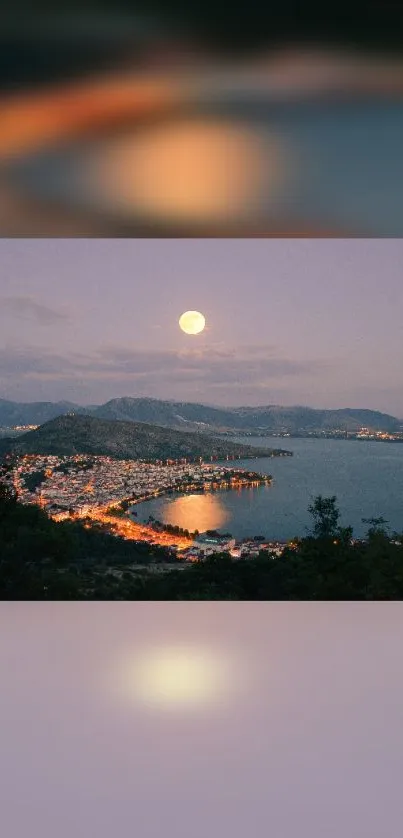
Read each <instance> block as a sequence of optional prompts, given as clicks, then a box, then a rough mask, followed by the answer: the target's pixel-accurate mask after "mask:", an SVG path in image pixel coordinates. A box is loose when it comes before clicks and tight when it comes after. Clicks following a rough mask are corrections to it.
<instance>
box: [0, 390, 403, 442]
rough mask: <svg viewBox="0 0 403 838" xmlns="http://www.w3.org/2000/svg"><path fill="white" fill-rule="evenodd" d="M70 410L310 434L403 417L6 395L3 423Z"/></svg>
mask: <svg viewBox="0 0 403 838" xmlns="http://www.w3.org/2000/svg"><path fill="white" fill-rule="evenodd" d="M65 414H75V415H86V416H93V417H95V418H98V419H109V420H119V421H121V422H122V421H123V422H137V423H147V424H151V425H159V426H161V427H165V428H173V429H175V430H182V431H195V432H196V431H198V432H200V431H201V432H204V433H208V432H213V433H214V432H228V431H231V432H234V431H235V432H236V431H239V432H240V433H242V432H259V431H262V432H269V433H270V432H272V433H280V432H284V433H291V434H295V433H304V432H315V431H327V430H342V431H350V432H354V431H358V430H359V429H360V428H361V427H366V428H369V430H371V431H388V432H390V433H393V432H396V431H399V430H401V429H402V427H403V421H402V420H400V419H397V418H396V417H395V416H391V415H390V414H388V413H381V412H379V411H377V410H366V409H360V408H341V409H339V410H320V409H316V408H310V407H303V406H294V407H282V406H279V405H267V406H262V407H232V408H221V407H210V406H208V405H203V404H195V403H192V402H175V401H162V400H159V399H151V398H130V397H123V398H117V399H111V400H110V401H108V402H106V403H105V404H102V405H89V406H84V407H83V406H82V405H77V404H73V403H72V402H68V401H60V402H32V403H19V402H13V401H6V400H4V399H0V427H3V428H4V427H8V428H11V427H13V426H15V425H42V424H43V423H44V422H47V421H49V420H51V419H54V418H56V417H57V416H61V415H65Z"/></svg>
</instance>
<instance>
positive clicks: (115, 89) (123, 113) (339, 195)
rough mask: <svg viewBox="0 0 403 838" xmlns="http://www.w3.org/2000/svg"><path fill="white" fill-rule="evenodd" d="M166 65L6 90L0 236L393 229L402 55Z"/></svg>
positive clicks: (301, 54) (304, 50) (331, 53)
mask: <svg viewBox="0 0 403 838" xmlns="http://www.w3.org/2000/svg"><path fill="white" fill-rule="evenodd" d="M157 53H158V49H157ZM161 59H163V54H162V56H161ZM179 65H180V62H178V65H177V66H176V69H172V65H170V70H169V73H168V72H165V74H164V72H163V68H162V66H160V67H159V69H158V70H157V69H155V65H154V68H153V69H150V67H148V68H147V67H145V66H143V69H142V70H141V71H140V70H139V69H137V70H129V71H127V72H125V73H123V72H122V70H120V71H118V70H117V69H116V71H115V72H114V73H110V74H109V75H108V74H104V75H103V76H102V77H101V76H95V75H94V76H93V78H92V79H87V80H85V81H83V80H81V81H76V82H74V83H69V84H66V83H65V84H63V85H60V86H59V87H57V86H53V87H52V88H51V89H50V88H48V90H46V89H44V90H42V92H38V91H34V92H30V93H28V92H25V93H21V91H19V92H18V91H17V93H11V92H9V93H8V94H7V95H5V94H4V95H3V98H2V101H0V165H1V173H0V235H3V236H4V235H25V236H30V235H50V236H52V235H89V236H108V235H145V236H149V235H154V236H158V235H179V236H181V235H183V236H195V235H196V236H222V235H226V236H242V235H247V236H276V237H277V236H289V237H292V236H348V235H399V234H403V208H402V201H401V196H400V191H399V189H398V183H399V182H400V163H399V151H398V147H397V145H398V141H397V140H396V139H394V138H397V137H398V135H399V130H401V119H402V117H401V114H400V102H401V103H402V106H403V101H402V100H403V62H402V61H401V59H392V58H391V57H389V56H383V57H382V56H378V57H376V56H370V55H366V56H365V55H363V54H358V53H357V54H354V53H352V52H347V51H345V52H344V51H343V50H339V51H336V50H331V49H327V48H324V47H320V45H319V44H318V45H317V46H312V47H307V46H306V47H302V46H300V47H291V46H290V47H288V48H286V47H285V46H284V47H283V48H282V49H276V50H271V51H269V50H267V52H266V53H265V51H264V50H263V51H261V52H260V54H259V55H255V56H254V58H252V59H248V60H244V61H237V62H236V61H232V62H231V61H225V60H223V59H222V57H221V58H220V57H218V58H216V59H215V61H213V60H212V59H211V57H208V56H204V57H203V56H200V55H198V56H197V57H196V56H195V60H194V62H193V63H192V56H191V53H190V54H189V57H188V59H187V60H186V61H185V62H184V63H183V64H182V65H181V67H180V66H179ZM389 105H393V107H389ZM372 106H373V109H372V111H371V108H372ZM287 109H288V110H287ZM361 114H362V116H361ZM385 117H387V119H388V122H387V126H386V127H385V130H384V131H383V133H380V131H381V129H380V127H379V126H380V125H381V123H382V120H384V123H383V124H385ZM168 120H169V122H168ZM276 120H277V122H276ZM69 166H70V167H71V168H70V169H69V168H68V167H69ZM338 173H339V174H338ZM71 175H72V176H71ZM301 183H302V186H301ZM52 190H53V191H52ZM360 195H361V198H360Z"/></svg>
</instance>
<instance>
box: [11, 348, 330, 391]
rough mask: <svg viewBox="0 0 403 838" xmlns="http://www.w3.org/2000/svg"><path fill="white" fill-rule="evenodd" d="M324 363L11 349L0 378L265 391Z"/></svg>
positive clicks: (208, 352)
mask: <svg viewBox="0 0 403 838" xmlns="http://www.w3.org/2000/svg"><path fill="white" fill-rule="evenodd" d="M323 366H324V364H323V362H322V363H320V362H318V361H302V360H292V359H287V358H281V357H276V355H275V354H274V350H273V348H265V347H261V348H259V350H256V352H250V351H247V352H246V353H243V350H242V349H231V348H228V349H221V348H217V347H213V348H210V347H209V348H204V349H203V348H202V349H198V350H193V349H189V350H186V351H173V350H168V351H158V350H154V351H144V350H141V349H133V348H132V347H106V346H104V347H100V348H99V349H98V350H96V351H94V352H92V353H91V354H88V355H85V354H83V353H75V352H70V353H68V354H64V355H63V354H55V353H54V352H52V351H51V350H49V349H47V348H32V347H15V346H8V347H5V349H3V350H2V351H0V376H1V378H3V380H4V381H5V380H8V381H9V380H10V378H12V377H13V376H18V378H19V380H20V381H21V379H25V380H26V381H31V382H34V381H38V382H39V381H48V382H52V381H53V380H55V381H62V380H64V381H66V382H67V381H70V382H74V381H77V380H80V381H86V382H87V384H88V387H89V388H90V385H91V382H96V381H98V382H102V381H103V382H105V384H108V383H116V384H121V385H122V387H125V388H126V389H127V385H128V384H130V383H132V384H133V385H136V384H138V385H142V386H143V388H144V387H146V388H147V387H148V388H149V389H150V392H151V391H153V393H157V394H158V391H159V389H160V390H161V393H165V396H166V390H167V388H173V387H175V388H178V387H183V393H184V397H185V394H186V390H187V388H191V387H192V386H195V385H197V387H198V388H201V389H200V392H201V393H202V391H205V392H207V391H208V390H209V389H210V388H211V390H212V391H214V390H217V389H219V388H222V389H224V390H225V389H227V388H228V390H229V391H231V390H232V389H233V388H236V387H238V388H242V387H244V386H248V388H250V387H255V388H256V389H259V390H260V389H262V388H265V387H268V386H270V384H271V383H272V382H274V381H275V382H281V380H282V379H284V378H290V377H295V376H297V377H300V376H306V375H308V376H309V375H311V374H316V373H317V372H318V371H320V370H321V369H323Z"/></svg>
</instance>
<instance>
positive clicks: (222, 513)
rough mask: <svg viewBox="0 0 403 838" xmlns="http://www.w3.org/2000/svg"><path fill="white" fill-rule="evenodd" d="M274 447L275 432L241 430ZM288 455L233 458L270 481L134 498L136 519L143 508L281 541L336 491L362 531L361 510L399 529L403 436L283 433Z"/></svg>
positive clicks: (194, 524) (203, 526)
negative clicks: (386, 439)
mask: <svg viewBox="0 0 403 838" xmlns="http://www.w3.org/2000/svg"><path fill="white" fill-rule="evenodd" d="M238 440H239V441H241V442H245V443H248V444H250V445H251V444H252V445H256V446H258V447H262V446H265V447H268V448H273V447H276V445H277V440H273V439H270V438H254V439H250V438H249V437H246V438H243V437H239V438H238ZM278 446H279V447H280V446H281V447H283V448H286V449H288V450H289V451H292V452H293V456H292V457H278V458H277V457H273V458H270V459H265V458H262V459H260V458H258V459H256V460H252V461H251V460H245V461H237V464H236V465H237V466H238V465H239V466H240V467H245V468H253V470H256V471H259V472H262V473H265V474H271V475H272V476H273V484H272V485H271V486H262V487H258V488H253V489H241V490H239V491H220V492H217V493H214V494H213V493H209V494H193V495H184V496H183V495H182V496H179V495H178V496H168V497H166V498H156V499H155V500H152V501H148V502H146V503H144V504H139V505H137V506H136V513H137V520H138V521H142V522H144V521H146V520H147V519H148V517H149V515H153V516H154V517H155V518H156V519H157V520H161V521H164V523H170V524H176V525H178V526H181V527H183V528H186V529H189V530H194V529H198V530H199V531H200V532H203V531H205V530H207V529H218V530H221V531H229V532H231V533H232V534H233V535H234V536H235V537H236V538H247V537H252V536H254V535H264V536H265V537H266V538H268V539H273V540H279V541H284V540H287V539H291V538H293V537H294V536H303V535H305V534H306V528H307V527H309V525H310V524H311V518H310V515H309V513H308V506H309V504H310V502H311V500H312V499H313V498H314V497H315V496H316V495H318V494H322V495H325V496H329V495H336V497H337V503H338V507H339V509H340V512H341V515H342V517H341V523H342V524H343V525H347V524H351V525H352V526H353V527H354V535H355V536H357V537H360V536H362V535H364V533H365V531H366V529H367V527H366V525H365V524H363V523H362V521H361V519H362V518H371V517H379V516H381V515H382V516H383V517H384V518H386V519H387V521H388V522H389V526H390V530H391V531H392V532H393V531H397V532H403V444H398V443H381V442H367V441H361V440H336V439H290V438H286V439H282V440H281V442H278Z"/></svg>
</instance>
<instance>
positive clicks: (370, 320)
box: [0, 239, 403, 417]
mask: <svg viewBox="0 0 403 838" xmlns="http://www.w3.org/2000/svg"><path fill="white" fill-rule="evenodd" d="M402 265H403V240H399V239H382V240H373V239H361V240H360V239H355V240H287V239H283V240H234V239H227V240H225V239H224V240H208V239H207V240H206V239H204V240H203V239H199V240H179V239H178V240H170V239H166V240H158V239H148V240H146V239H144V240H125V239H114V240H105V239H64V240H63V239H61V240H55V239H49V240H43V239H31V240H30V239H9V240H7V239H2V240H1V241H0V397H3V398H8V399H14V400H17V401H24V400H26V401H33V400H43V399H46V400H48V399H49V400H59V399H69V400H71V401H77V402H79V403H87V404H88V403H100V402H104V401H106V400H108V399H110V398H114V397H118V396H124V395H126V396H153V397H157V398H170V399H178V400H183V401H185V400H189V401H204V402H208V403H210V404H221V405H225V404H227V405H236V404H251V405H257V404H271V403H278V404H284V405H291V404H306V405H310V406H313V407H327V408H329V407H368V408H373V409H379V410H383V411H386V412H390V413H393V414H395V415H398V416H399V417H403V386H402V385H403V373H402V365H401V357H402V348H403V317H402V310H403V309H402V304H403V282H402ZM186 309H198V310H200V311H202V312H203V313H204V314H205V316H206V319H207V324H208V328H207V329H206V331H205V332H204V333H203V334H202V335H200V336H198V337H189V336H186V335H184V334H183V333H182V332H180V330H179V328H178V325H177V321H178V318H179V316H180V314H181V313H182V312H183V311H185V310H186Z"/></svg>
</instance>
